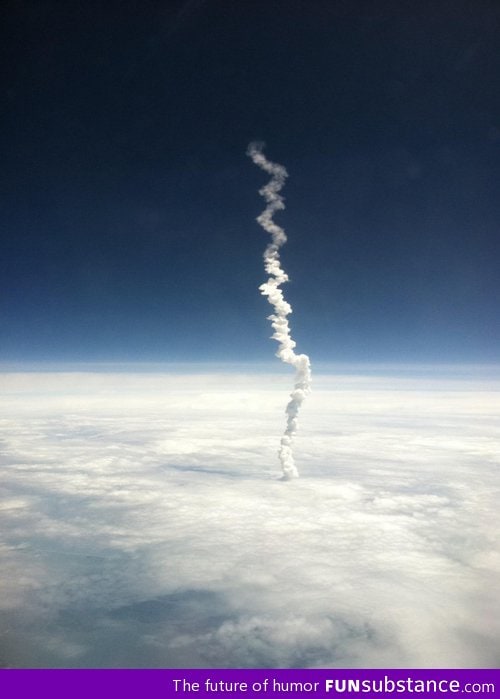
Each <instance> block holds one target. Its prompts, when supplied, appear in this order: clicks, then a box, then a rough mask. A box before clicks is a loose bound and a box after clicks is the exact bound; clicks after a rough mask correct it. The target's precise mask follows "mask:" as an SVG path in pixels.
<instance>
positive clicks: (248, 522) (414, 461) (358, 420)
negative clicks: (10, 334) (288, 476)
mask: <svg viewBox="0 0 500 699" xmlns="http://www.w3.org/2000/svg"><path fill="white" fill-rule="evenodd" d="M315 385H316V388H315V390H314V392H313V393H312V394H311V396H309V397H308V401H307V407H306V406H304V410H303V411H302V414H301V430H300V435H299V436H298V437H297V440H296V454H295V455H296V462H297V465H298V468H299V471H300V478H298V479H294V480H291V481H287V482H283V481H281V480H279V478H278V476H279V467H278V460H277V457H276V450H277V446H278V438H277V435H279V434H280V433H281V432H282V430H283V404H284V401H283V396H284V394H285V393H286V391H287V390H288V389H289V380H288V377H286V376H280V375H273V374H265V375H261V374H258V373H256V374H255V373H249V372H248V371H241V372H240V373H235V374H234V375H233V377H232V380H231V381H229V382H228V381H227V374H226V373H225V372H224V371H222V372H213V371H212V372H209V373H204V374H203V373H196V374H191V375H186V374H183V375H182V374H179V373H165V372H159V373H146V374H144V373H142V374H141V373H139V374H138V373H133V372H125V373H123V372H122V373H116V372H114V373H102V372H101V373H98V372H95V373H88V372H80V373H78V372H75V371H71V372H67V373H65V372H61V371H57V372H54V373H50V372H47V371H45V372H40V373H33V372H27V373H23V372H19V371H18V372H13V373H10V374H7V375H5V376H4V377H3V390H2V394H1V396H0V427H1V436H2V442H1V446H2V448H1V451H0V465H1V469H2V484H1V490H0V495H1V500H0V530H1V532H2V537H1V540H0V570H1V571H2V574H1V575H0V667H98V668H103V667H178V668H180V667H206V668H214V667H262V668H271V667H309V668H313V667H327V668H338V667H344V668H346V667H353V668H363V667H382V668H384V667H385V668H397V667H403V668H414V667H424V668H443V667H444V668H471V667H482V668H498V667H499V662H500V599H499V596H498V575H499V572H500V550H499V546H498V543H499V541H498V532H499V531H500V527H499V511H498V498H499V495H500V492H499V483H498V461H499V457H500V452H499V445H498V419H499V415H500V373H499V372H498V371H497V372H496V374H491V373H490V372H487V373H484V372H483V371H475V372H471V371H470V369H469V370H467V371H462V372H461V373H457V371H456V369H455V368H453V369H450V370H449V371H436V372H435V373H434V374H432V375H431V374H426V375H419V374H418V372H417V373H416V374H411V373H407V374H405V375H403V374H401V373H398V372H394V373H393V374H385V375H380V374H378V375H366V374H364V375H363V374H354V373H350V374H349V373H344V374H342V373H337V374H336V375H334V376H332V375H318V376H317V377H316V384H315Z"/></svg>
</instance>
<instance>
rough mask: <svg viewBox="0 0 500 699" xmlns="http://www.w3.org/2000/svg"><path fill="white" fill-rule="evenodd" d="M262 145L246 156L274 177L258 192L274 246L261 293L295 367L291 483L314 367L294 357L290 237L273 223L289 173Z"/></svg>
mask: <svg viewBox="0 0 500 699" xmlns="http://www.w3.org/2000/svg"><path fill="white" fill-rule="evenodd" d="M263 146H264V144H262V143H257V142H255V143H250V145H249V146H248V150H247V155H249V156H250V158H252V160H253V162H254V163H255V164H256V165H258V166H259V167H260V168H262V170H265V171H266V172H268V173H269V174H270V175H271V179H270V181H269V182H268V184H266V186H265V187H262V189H260V190H259V194H261V195H262V196H263V197H264V199H265V200H266V203H267V206H266V208H265V209H264V211H263V212H262V213H261V214H260V216H258V218H257V221H258V222H259V223H260V225H261V226H262V228H264V230H266V231H267V232H268V233H270V234H271V242H270V243H269V245H268V246H267V247H266V249H265V251H264V266H265V270H266V272H267V274H269V275H270V276H269V279H268V280H267V282H265V283H264V284H261V285H260V287H259V289H260V291H261V293H262V294H263V295H264V296H267V300H268V301H269V303H270V304H271V306H272V307H273V309H274V313H273V314H272V315H270V316H269V320H270V321H271V325H272V327H273V330H274V333H273V335H272V338H273V339H274V340H277V341H278V343H279V348H278V351H277V352H276V356H277V357H279V358H280V359H281V360H282V361H283V362H286V363H287V364H291V365H292V366H293V367H295V370H296V376H295V386H294V389H293V391H292V393H291V394H290V401H289V403H288V405H287V406H286V414H287V423H286V430H285V432H284V434H283V436H282V438H281V444H280V449H279V459H280V462H281V468H282V469H283V478H284V479H285V480H288V479H290V478H295V477H297V476H298V475H299V474H298V471H297V468H296V466H295V462H294V459H293V451H292V440H293V437H294V435H295V433H296V431H297V415H298V412H299V408H300V406H301V404H302V401H303V400H304V398H305V397H306V396H307V394H308V393H309V392H310V390H311V364H310V362H309V357H308V356H307V354H295V352H294V348H295V347H296V342H294V340H292V337H291V335H290V326H289V325H288V320H287V316H288V315H289V314H290V313H291V312H292V307H291V306H290V304H289V303H288V302H287V301H285V298H284V296H283V292H282V290H281V289H280V286H281V285H282V284H283V283H284V282H287V281H288V275H287V274H286V273H285V272H284V271H283V269H282V267H281V263H280V256H279V249H280V247H281V246H282V245H283V244H284V243H286V240H287V237H286V234H285V231H284V230H283V228H280V226H278V225H277V224H276V223H275V222H274V221H273V216H274V214H275V213H276V211H278V210H279V209H284V208H285V205H284V203H283V197H282V196H281V195H280V194H279V192H280V190H281V189H282V187H283V185H284V184H285V179H286V178H287V177H288V173H287V171H286V170H285V168H284V167H283V165H278V164H277V163H272V162H271V161H269V160H267V158H266V157H265V155H264V154H263V153H262V148H263Z"/></svg>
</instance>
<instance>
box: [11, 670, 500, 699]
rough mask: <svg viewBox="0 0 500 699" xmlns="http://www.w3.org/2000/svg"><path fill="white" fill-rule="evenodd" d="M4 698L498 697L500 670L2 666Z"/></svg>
mask: <svg viewBox="0 0 500 699" xmlns="http://www.w3.org/2000/svg"><path fill="white" fill-rule="evenodd" d="M0 692H1V694H2V696H4V697H16V698H17V697H21V698H24V697H30V698H31V697H33V699H35V697H40V696H45V695H48V694H50V696H51V697H52V698H54V699H58V698H59V697H61V699H62V698H63V697H64V699H67V698H68V697H71V698H72V699H73V698H75V699H76V698H79V697H82V699H83V697H85V699H88V698H89V697H90V699H98V698H99V697H106V698H107V699H108V698H109V697H120V699H128V697H130V698H132V697H134V698H135V697H148V699H149V698H150V697H151V698H152V699H154V698H155V697H165V696H167V697H171V696H172V697H174V696H177V697H179V699H188V698H189V697H190V698H191V699H196V697H203V698H204V699H205V698H206V697H219V696H226V697H234V698H235V699H236V697H238V698H240V697H247V698H249V699H250V698H251V699H258V697H262V696H273V697H276V696H280V697H284V696H288V697H293V696H300V697H304V696H312V697H330V698H331V697H335V696H337V697H338V696H346V697H347V696H349V697H353V696H356V695H360V696H365V697H373V696H377V697H391V696H399V697H403V696H407V695H412V696H414V695H416V696H421V697H429V696H440V695H448V696H452V695H454V694H471V695H481V696H482V695H488V696H489V697H497V696H500V670H210V669H206V670H185V669H184V670H171V669H168V670H14V669H12V670H0Z"/></svg>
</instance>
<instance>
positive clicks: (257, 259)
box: [0, 0, 500, 362]
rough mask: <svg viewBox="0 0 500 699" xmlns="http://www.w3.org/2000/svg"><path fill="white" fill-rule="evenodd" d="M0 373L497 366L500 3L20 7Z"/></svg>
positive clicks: (9, 68)
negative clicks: (135, 367)
mask: <svg viewBox="0 0 500 699" xmlns="http://www.w3.org/2000/svg"><path fill="white" fill-rule="evenodd" d="M0 12H1V15H2V16H1V17H0V20H1V27H2V29H1V33H2V37H1V42H0V47H1V52H2V64H3V66H4V73H3V78H2V82H3V90H2V94H3V97H4V101H6V105H7V109H6V110H4V111H3V117H2V124H1V129H0V139H1V148H2V154H3V155H2V168H1V178H2V182H1V203H0V225H1V236H2V253H3V254H2V256H1V257H2V269H1V285H2V290H1V301H0V312H1V328H2V329H1V334H2V340H1V350H0V359H3V360H10V361H11V360H17V361H19V360H47V359H50V360H55V361H59V360H61V361H63V360H66V361H75V360H80V359H81V360H107V361H110V360H115V359H116V360H131V361H135V360H154V361H179V360H232V361H247V360H266V359H269V358H272V353H273V352H274V351H275V349H276V348H275V346H274V343H273V342H272V341H270V340H269V339H268V337H269V335H270V328H269V325H268V322H267V320H266V316H267V315H268V313H269V310H270V309H269V306H268V304H267V302H266V301H265V299H264V298H263V297H261V296H260V294H259V292H258V286H259V284H260V283H261V282H262V281H263V279H264V272H263V266H262V252H263V250H264V247H265V245H266V244H267V238H266V234H265V233H264V232H263V231H262V230H261V229H260V228H259V227H258V225H257V224H256V222H255V220H254V219H255V217H256V216H257V215H258V213H259V212H260V211H261V209H262V208H263V201H262V199H261V198H260V197H259V196H258V193H257V190H258V188H259V187H260V186H262V185H263V184H264V183H265V181H266V177H265V175H264V173H262V172H261V171H260V170H258V169H257V168H255V166H253V165H252V163H251V162H250V160H249V159H248V158H247V157H246V156H245V150H246V147H247V144H248V142H249V141H251V140H254V139H263V140H264V141H266V143H267V150H266V154H267V155H268V157H269V158H270V159H272V160H276V161H278V162H280V163H282V164H283V165H285V166H286V167H287V169H288V171H289V173H290V178H289V180H288V182H287V185H286V188H285V190H284V195H285V197H286V200H287V210H286V211H285V212H284V213H282V214H280V220H279V222H280V223H281V224H282V225H283V226H284V227H285V228H286V231H287V233H288V236H289V242H288V244H287V246H286V247H285V248H283V251H282V260H283V266H284V267H285V269H286V270H287V271H288V273H289V274H290V276H291V278H292V282H291V283H290V284H288V285H287V286H286V287H285V294H286V296H287V298H288V299H289V300H290V301H291V303H292V305H293V307H294V314H293V316H292V317H291V323H292V331H293V334H294V336H295V338H296V340H297V341H298V350H299V351H305V352H307V353H309V354H310V355H311V358H312V360H313V361H314V359H320V360H327V361H335V360H340V361H349V360H352V361H360V360H366V361H371V360H373V361H419V360H421V361H438V362H447V361H470V362H485V361H486V362H488V361H498V360H499V347H500V321H499V307H500V303H499V301H500V274H499V270H498V267H499V258H500V255H499V222H500V189H499V183H500V152H499V151H500V89H499V86H500V52H499V51H498V46H499V45H500V4H499V3H498V2H494V1H491V2H487V1H486V0H471V1H460V0H449V1H448V2H442V1H440V0H434V1H433V2H421V1H420V2H417V1H415V2H405V1H404V0H397V2H384V1H383V0H382V1H381V2H372V1H367V2H361V1H357V0H349V1H345V2H343V1H340V0H338V1H337V0H329V1H321V0H301V1H298V0H281V1H277V0H252V2H234V0H212V1H211V0H205V1H204V2H203V1H202V0H199V1H195V0H191V1H188V2H160V1H158V2H152V1H148V0H141V1H140V2H139V1H138V2H112V1H109V2H91V1H87V2H76V1H74V2H73V1H71V0H70V1H69V2H50V1H46V0H36V1H33V2H29V1H27V0H24V1H23V0H19V1H15V2H14V1H9V0H7V1H5V2H3V3H2V8H1V11H0Z"/></svg>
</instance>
